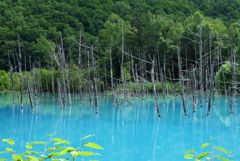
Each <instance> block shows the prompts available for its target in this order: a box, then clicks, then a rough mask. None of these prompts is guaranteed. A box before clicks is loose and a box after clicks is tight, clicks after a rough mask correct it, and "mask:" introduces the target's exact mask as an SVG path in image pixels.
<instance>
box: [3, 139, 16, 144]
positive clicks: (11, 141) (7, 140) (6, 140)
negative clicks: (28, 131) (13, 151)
mask: <svg viewBox="0 0 240 161" xmlns="http://www.w3.org/2000/svg"><path fill="white" fill-rule="evenodd" d="M2 142H7V143H8V144H10V145H14V144H15V142H14V141H13V140H11V139H2Z"/></svg>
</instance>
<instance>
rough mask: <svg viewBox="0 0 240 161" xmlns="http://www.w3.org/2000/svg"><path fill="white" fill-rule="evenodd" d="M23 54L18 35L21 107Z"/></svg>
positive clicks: (21, 96) (21, 98)
mask: <svg viewBox="0 0 240 161" xmlns="http://www.w3.org/2000/svg"><path fill="white" fill-rule="evenodd" d="M21 60H22V56H21V47H20V36H19V35H18V69H19V78H20V107H21V108H23V89H22V88H23V87H22V86H23V84H22V83H23V82H22V62H21Z"/></svg>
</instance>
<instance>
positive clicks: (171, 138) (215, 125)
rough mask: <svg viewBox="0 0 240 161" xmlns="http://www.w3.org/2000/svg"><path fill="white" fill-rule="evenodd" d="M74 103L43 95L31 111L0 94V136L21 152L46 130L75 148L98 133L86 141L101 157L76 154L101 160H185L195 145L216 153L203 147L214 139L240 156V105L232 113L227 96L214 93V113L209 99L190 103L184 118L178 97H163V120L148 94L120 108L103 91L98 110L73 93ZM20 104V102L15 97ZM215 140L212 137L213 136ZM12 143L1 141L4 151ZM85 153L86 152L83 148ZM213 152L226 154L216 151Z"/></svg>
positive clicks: (42, 137) (44, 138)
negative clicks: (195, 105)
mask: <svg viewBox="0 0 240 161" xmlns="http://www.w3.org/2000/svg"><path fill="white" fill-rule="evenodd" d="M72 100H73V104H72V106H70V105H68V104H67V106H66V110H65V111H64V110H61V109H60V106H59V104H58V102H57V96H55V97H54V96H53V95H51V94H42V95H41V96H40V97H39V101H38V105H36V103H35V101H34V104H35V105H34V108H35V110H34V112H32V111H31V108H30V105H29V103H28V100H27V99H26V98H25V101H24V108H23V109H22V110H21V109H20V107H19V103H16V104H15V105H13V103H12V93H10V92H3V93H0V119H1V120H0V127H1V131H0V138H1V139H7V138H11V139H13V140H14V141H15V142H16V144H15V145H14V146H13V147H12V148H13V149H14V150H15V151H16V152H17V153H18V154H21V153H23V152H25V151H26V148H25V145H26V144H27V143H30V142H32V141H46V142H47V141H49V139H50V137H49V136H48V135H47V134H49V133H50V134H52V133H54V132H55V131H56V132H57V133H56V134H55V136H54V137H58V138H62V139H66V140H68V141H70V142H71V144H70V145H67V146H72V147H75V148H77V147H80V146H81V144H82V142H81V140H80V138H83V137H85V136H87V135H91V134H94V135H95V136H92V137H90V138H87V139H86V140H85V142H94V143H97V144H99V145H101V146H102V147H103V148H104V150H93V151H94V152H97V153H99V154H101V155H102V156H98V155H96V156H91V157H83V158H81V157H78V158H77V160H82V159H84V160H100V161H169V160H170V161H185V160H187V159H184V157H183V156H184V154H185V153H184V152H185V151H187V150H191V149H193V148H194V149H195V151H197V152H198V154H199V153H202V152H206V151H212V148H211V147H210V146H209V147H206V148H201V145H202V144H203V143H207V142H210V141H211V142H212V144H213V146H219V147H222V148H224V149H227V150H231V151H232V150H233V151H234V153H233V155H234V156H233V157H232V160H236V161H239V160H240V111H239V109H238V108H239V107H238V106H240V105H239V104H238V103H237V102H236V103H234V105H233V110H234V114H230V110H229V102H228V100H227V99H225V98H224V97H218V96H216V97H215V103H214V105H213V106H212V110H211V114H210V115H209V116H206V113H207V108H206V106H207V103H205V104H204V106H203V108H199V107H198V108H197V112H196V113H192V105H191V102H190V101H188V102H187V110H188V116H187V117H186V116H184V114H183V110H182V103H181V100H180V98H178V97H177V98H176V100H175V99H173V98H172V97H171V96H169V97H168V99H167V100H166V101H163V100H162V98H161V97H159V103H160V104H159V106H160V111H161V115H162V117H161V118H158V117H157V114H156V110H155V108H154V99H153V97H152V96H151V95H148V96H147V97H146V98H145V99H144V100H142V99H141V98H135V99H134V100H133V101H132V104H130V103H129V105H128V106H126V105H125V101H124V99H123V98H120V100H121V107H120V109H118V108H117V107H115V105H114V103H113V97H112V95H99V114H97V115H96V114H95V110H94V108H90V105H89V98H88V96H87V95H86V96H84V97H83V102H82V103H80V101H79V96H78V95H76V94H75V95H74V94H73V95H72ZM16 102H18V101H17V100H16ZM211 136H212V137H215V139H213V140H210V137H211ZM6 147H9V148H10V147H11V146H10V145H8V144H7V143H6V142H1V143H0V151H5V148H6ZM32 150H43V146H42V145H36V146H35V145H34V146H33V149H32ZM82 150H83V151H88V150H92V149H88V148H86V147H84V148H83V149H82ZM214 155H216V156H222V157H226V158H227V159H230V158H229V157H228V155H226V154H224V153H223V152H220V151H218V150H215V152H214ZM0 158H6V159H9V160H11V153H9V154H3V153H1V154H0Z"/></svg>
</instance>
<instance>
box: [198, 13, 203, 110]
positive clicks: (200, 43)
mask: <svg viewBox="0 0 240 161" xmlns="http://www.w3.org/2000/svg"><path fill="white" fill-rule="evenodd" d="M202 53H203V41H202V17H200V26H199V56H200V58H199V59H200V63H199V68H200V73H199V76H200V80H199V83H200V107H202V97H203V60H202V59H203V58H202Z"/></svg>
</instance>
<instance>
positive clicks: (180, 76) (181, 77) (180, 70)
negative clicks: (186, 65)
mask: <svg viewBox="0 0 240 161" xmlns="http://www.w3.org/2000/svg"><path fill="white" fill-rule="evenodd" d="M178 77H179V84H180V93H181V99H182V106H183V112H184V115H185V116H187V109H186V104H185V96H184V80H183V76H182V65H181V57H180V49H178Z"/></svg>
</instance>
